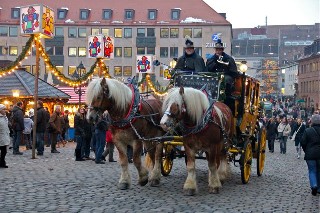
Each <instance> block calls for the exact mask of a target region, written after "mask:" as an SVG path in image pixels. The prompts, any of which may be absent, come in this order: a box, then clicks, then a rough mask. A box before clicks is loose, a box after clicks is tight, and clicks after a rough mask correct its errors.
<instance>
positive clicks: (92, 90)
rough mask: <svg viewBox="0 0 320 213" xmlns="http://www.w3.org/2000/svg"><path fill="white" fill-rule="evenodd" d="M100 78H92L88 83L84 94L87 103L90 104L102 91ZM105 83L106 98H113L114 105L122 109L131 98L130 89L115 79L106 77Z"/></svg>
mask: <svg viewBox="0 0 320 213" xmlns="http://www.w3.org/2000/svg"><path fill="white" fill-rule="evenodd" d="M101 80H102V78H99V79H94V80H93V81H91V82H90V83H89V85H88V88H87V96H86V103H87V104H89V105H90V104H91V103H92V101H93V100H94V99H95V98H96V97H97V96H98V95H100V93H101V92H102V87H101ZM106 84H107V85H108V88H109V97H108V98H113V99H114V100H115V104H116V107H117V108H118V109H119V110H121V111H124V110H125V109H126V107H127V105H128V104H130V103H131V100H132V92H131V89H130V88H129V87H128V86H126V85H125V84H123V83H121V82H120V81H118V80H115V79H110V78H106Z"/></svg>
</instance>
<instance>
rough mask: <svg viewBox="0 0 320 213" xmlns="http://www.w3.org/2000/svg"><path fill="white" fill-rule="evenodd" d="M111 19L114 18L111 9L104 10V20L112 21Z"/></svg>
mask: <svg viewBox="0 0 320 213" xmlns="http://www.w3.org/2000/svg"><path fill="white" fill-rule="evenodd" d="M111 17H112V10H111V9H104V10H102V19H104V20H110V19H111Z"/></svg>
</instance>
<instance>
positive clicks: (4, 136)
mask: <svg viewBox="0 0 320 213" xmlns="http://www.w3.org/2000/svg"><path fill="white" fill-rule="evenodd" d="M9 144H10V130H9V125H8V118H7V116H6V106H5V105H3V104H0V152H1V154H0V168H8V166H7V164H6V161H5V158H6V155H7V146H8V145H9Z"/></svg>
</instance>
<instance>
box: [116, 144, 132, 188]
mask: <svg viewBox="0 0 320 213" xmlns="http://www.w3.org/2000/svg"><path fill="white" fill-rule="evenodd" d="M115 146H116V147H117V149H118V151H119V161H120V166H121V176H120V180H119V184H118V187H119V189H121V190H126V189H129V188H130V186H131V177H130V173H129V169H128V157H127V145H126V144H124V143H121V142H118V143H117V142H115Z"/></svg>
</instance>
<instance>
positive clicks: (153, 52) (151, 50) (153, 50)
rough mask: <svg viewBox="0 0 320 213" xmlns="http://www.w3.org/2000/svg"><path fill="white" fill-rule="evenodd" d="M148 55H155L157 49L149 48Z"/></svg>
mask: <svg viewBox="0 0 320 213" xmlns="http://www.w3.org/2000/svg"><path fill="white" fill-rule="evenodd" d="M147 54H150V55H155V54H156V49H155V48H154V47H147Z"/></svg>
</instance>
